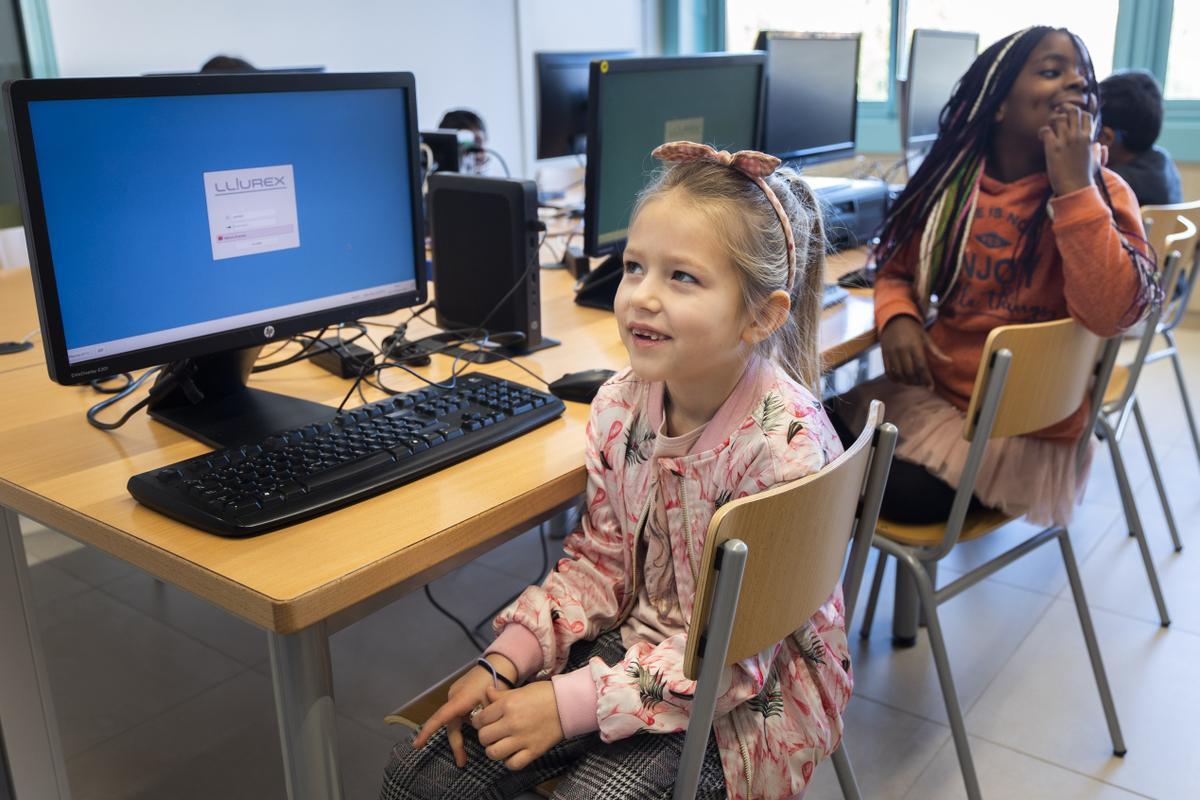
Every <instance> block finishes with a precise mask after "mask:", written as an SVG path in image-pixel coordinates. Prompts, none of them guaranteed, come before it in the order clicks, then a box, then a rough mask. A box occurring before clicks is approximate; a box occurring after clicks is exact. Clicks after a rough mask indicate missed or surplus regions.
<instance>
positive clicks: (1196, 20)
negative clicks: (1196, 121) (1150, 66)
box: [1163, 1, 1200, 100]
mask: <svg viewBox="0 0 1200 800" xmlns="http://www.w3.org/2000/svg"><path fill="white" fill-rule="evenodd" d="M1197 36H1200V3H1196V2H1194V1H1193V2H1188V3H1176V4H1175V11H1174V14H1173V15H1172V17H1171V49H1170V50H1168V51H1167V83H1166V85H1165V86H1164V87H1163V94H1164V95H1165V96H1166V97H1167V99H1169V100H1200V53H1198V52H1197V51H1196V50H1193V49H1192V48H1191V44H1192V43H1194V42H1195V41H1196V37H1197Z"/></svg>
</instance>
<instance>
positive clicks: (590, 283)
mask: <svg viewBox="0 0 1200 800" xmlns="http://www.w3.org/2000/svg"><path fill="white" fill-rule="evenodd" d="M624 263H625V252H624V250H622V251H621V252H618V253H613V254H612V255H611V256H609V257H608V258H606V259H604V261H602V262H600V266H598V267H596V268H595V269H594V270H592V271H591V272H589V273H587V274H586V275H584V276H583V277H582V278H580V279H579V282H578V283H576V284H575V302H576V303H577V304H579V305H581V306H588V307H589V308H599V309H603V310H605V311H612V310H613V303H614V302H615V301H616V298H617V286H618V285H620V283H621V275H622V274H623V273H624V271H625V267H624Z"/></svg>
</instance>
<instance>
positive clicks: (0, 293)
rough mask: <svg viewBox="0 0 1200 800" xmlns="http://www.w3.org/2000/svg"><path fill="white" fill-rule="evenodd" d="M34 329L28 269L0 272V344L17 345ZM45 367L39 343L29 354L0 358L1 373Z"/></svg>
mask: <svg viewBox="0 0 1200 800" xmlns="http://www.w3.org/2000/svg"><path fill="white" fill-rule="evenodd" d="M37 329H38V317H37V304H36V303H35V302H34V299H33V283H32V282H31V280H30V277H29V269H28V268H25V269H0V341H4V342H8V341H13V342H19V341H21V339H23V338H24V337H25V336H26V335H28V333H29V332H30V331H35V330H37ZM44 363H45V356H44V355H43V351H42V342H41V340H40V339H34V340H33V347H32V348H30V349H29V350H25V351H23V352H20V353H9V354H8V355H4V356H0V373H4V372H8V371H10V370H14V369H18V368H20V367H28V366H30V365H32V364H44Z"/></svg>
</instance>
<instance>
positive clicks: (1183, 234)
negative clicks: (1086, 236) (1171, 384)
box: [1142, 200, 1200, 459]
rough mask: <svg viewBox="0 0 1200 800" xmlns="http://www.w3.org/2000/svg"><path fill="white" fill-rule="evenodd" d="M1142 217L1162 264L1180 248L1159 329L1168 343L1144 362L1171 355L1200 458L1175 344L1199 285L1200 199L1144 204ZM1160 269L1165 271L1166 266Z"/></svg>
mask: <svg viewBox="0 0 1200 800" xmlns="http://www.w3.org/2000/svg"><path fill="white" fill-rule="evenodd" d="M1142 218H1143V220H1144V222H1145V225H1146V230H1147V236H1149V238H1150V242H1151V244H1152V245H1154V246H1155V247H1156V248H1158V249H1156V250H1155V252H1158V253H1162V254H1163V255H1162V256H1160V258H1159V262H1160V264H1162V265H1163V266H1165V261H1166V254H1167V253H1168V252H1170V251H1171V250H1173V249H1177V250H1179V257H1180V266H1179V277H1178V278H1177V279H1176V280H1175V281H1173V282H1172V283H1171V284H1170V285H1169V286H1167V285H1164V286H1163V293H1164V295H1165V297H1164V306H1165V308H1164V310H1163V315H1162V319H1161V320H1159V323H1158V326H1157V331H1156V332H1157V333H1158V334H1159V335H1160V336H1162V338H1163V340H1164V341H1165V342H1166V347H1163V348H1162V349H1160V350H1155V351H1153V352H1150V353H1147V354H1146V357H1145V362H1144V363H1146V364H1153V363H1154V362H1155V361H1161V360H1162V359H1164V358H1169V359H1171V366H1172V367H1174V369H1175V382H1176V383H1177V384H1179V397H1180V399H1181V400H1182V401H1183V412H1184V414H1185V416H1186V417H1187V423H1188V429H1189V430H1190V431H1191V434H1192V445H1193V446H1194V447H1195V448H1196V457H1197V459H1200V433H1197V429H1196V417H1195V414H1193V413H1192V401H1191V398H1189V397H1188V391H1187V384H1186V383H1185V382H1184V379H1183V365H1182V364H1180V363H1179V348H1178V347H1177V346H1176V344H1175V333H1174V331H1175V328H1176V327H1178V326H1179V323H1181V322H1182V321H1183V319H1184V317H1185V316H1187V310H1188V303H1189V301H1190V300H1191V297H1192V292H1194V291H1195V289H1196V282H1197V275H1198V274H1200V248H1198V247H1197V244H1200V234H1198V233H1197V230H1198V229H1200V200H1194V201H1192V202H1190V203H1178V204H1176V205H1169V206H1144V207H1143V208H1142ZM1160 271H1163V269H1162V267H1160Z"/></svg>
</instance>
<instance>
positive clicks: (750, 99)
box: [584, 53, 765, 256]
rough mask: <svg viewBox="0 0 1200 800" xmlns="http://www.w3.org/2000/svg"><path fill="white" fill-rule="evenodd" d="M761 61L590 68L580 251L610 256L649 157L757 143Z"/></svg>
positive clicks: (730, 58) (622, 62) (641, 61)
mask: <svg viewBox="0 0 1200 800" xmlns="http://www.w3.org/2000/svg"><path fill="white" fill-rule="evenodd" d="M764 63H765V57H764V56H763V54H761V53H743V54H737V55H731V54H724V53H722V54H713V55H696V56H663V57H659V58H626V59H619V60H614V61H607V60H601V61H593V62H592V64H591V79H590V89H589V102H588V143H587V174H586V180H585V184H586V197H585V206H586V208H585V212H584V243H585V248H586V250H587V253H588V255H592V256H600V255H608V254H609V253H614V252H618V251H620V250H621V248H622V247H623V246H624V244H625V239H626V238H627V236H628V234H629V215H630V212H631V211H632V210H633V204H634V201H635V200H636V199H637V195H638V192H640V191H641V190H642V189H643V187H644V186H645V185H646V182H647V181H648V180H649V178H650V176H651V174H652V173H653V171H654V169H655V168H656V167H657V166H658V164H657V162H655V161H654V159H652V158H651V157H650V151H652V150H653V149H654V148H655V147H657V146H658V145H660V144H663V143H664V142H671V141H677V140H689V141H694V142H703V143H705V144H711V145H714V146H715V147H717V148H718V149H725V150H730V151H735V150H743V149H747V148H753V147H754V146H755V143H756V142H757V141H758V136H759V116H760V107H761V95H762V73H763V66H764Z"/></svg>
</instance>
